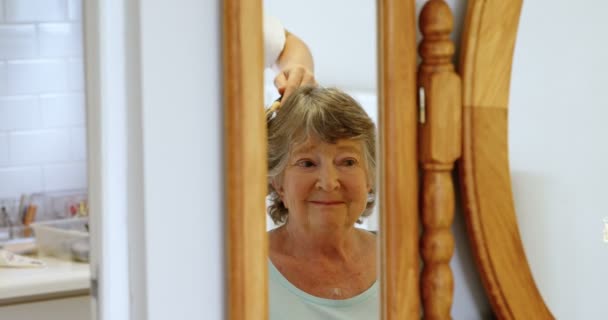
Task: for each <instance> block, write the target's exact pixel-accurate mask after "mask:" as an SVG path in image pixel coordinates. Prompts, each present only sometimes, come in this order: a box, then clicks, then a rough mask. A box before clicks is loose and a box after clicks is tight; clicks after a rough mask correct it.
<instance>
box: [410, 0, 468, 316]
mask: <svg viewBox="0 0 608 320" xmlns="http://www.w3.org/2000/svg"><path fill="white" fill-rule="evenodd" d="M419 26H420V30H421V32H422V34H423V40H422V42H421V43H420V46H419V53H420V55H421V56H422V63H421V65H420V66H419V69H418V85H419V87H420V91H419V92H420V93H421V94H420V96H419V99H420V101H419V103H420V106H421V108H420V114H419V128H418V129H419V136H420V144H419V153H418V155H419V161H420V163H421V167H422V176H423V178H422V194H423V199H422V217H421V220H422V226H423V233H422V239H421V243H420V252H421V255H422V260H423V262H424V267H423V270H422V276H421V291H422V292H421V294H422V305H423V308H424V318H425V319H451V316H450V309H451V307H452V298H453V294H454V280H453V275H452V270H451V269H450V259H451V257H452V254H453V252H454V236H453V234H452V231H451V226H452V221H453V219H454V182H453V181H452V169H453V168H454V162H455V161H456V160H457V159H458V158H459V157H460V154H461V128H462V125H461V121H462V119H461V108H462V101H461V96H462V93H461V81H460V77H459V76H458V75H457V74H456V73H455V72H454V65H453V64H452V56H453V54H454V44H453V43H452V41H451V40H450V38H449V36H450V33H451V31H452V28H453V17H452V13H451V11H450V8H449V7H448V5H447V4H446V3H445V1H443V0H431V1H429V2H427V4H426V5H425V6H424V8H423V10H422V13H421V14H420V19H419Z"/></svg>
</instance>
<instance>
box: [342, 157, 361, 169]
mask: <svg viewBox="0 0 608 320" xmlns="http://www.w3.org/2000/svg"><path fill="white" fill-rule="evenodd" d="M342 163H343V164H344V165H345V166H347V167H352V166H354V165H356V164H357V160H355V159H345V160H344V161H342Z"/></svg>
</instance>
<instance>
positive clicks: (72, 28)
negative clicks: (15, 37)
mask: <svg viewBox="0 0 608 320" xmlns="http://www.w3.org/2000/svg"><path fill="white" fill-rule="evenodd" d="M38 32H39V33H38V35H39V38H38V39H39V45H40V56H41V57H69V56H82V49H83V48H82V25H81V24H79V23H43V24H40V25H38Z"/></svg>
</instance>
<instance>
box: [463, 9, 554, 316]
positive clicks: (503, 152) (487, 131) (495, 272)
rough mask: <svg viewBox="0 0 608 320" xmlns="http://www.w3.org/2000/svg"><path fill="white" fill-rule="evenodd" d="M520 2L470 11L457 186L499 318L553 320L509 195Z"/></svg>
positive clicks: (465, 56) (464, 45) (474, 246)
mask: <svg viewBox="0 0 608 320" xmlns="http://www.w3.org/2000/svg"><path fill="white" fill-rule="evenodd" d="M521 4H522V3H521V0H513V1H501V0H485V1H483V0H473V1H470V2H469V4H468V11H467V18H466V24H465V30H464V33H463V37H462V39H463V44H462V52H461V62H460V68H461V74H462V76H463V104H464V110H463V155H462V160H461V161H460V165H459V167H460V181H461V188H462V195H463V198H464V199H463V204H464V206H465V210H464V211H465V220H466V222H467V229H468V235H469V238H470V242H471V244H472V247H473V253H474V256H475V261H476V264H477V268H478V269H479V271H480V273H481V278H482V281H483V284H484V287H485V289H486V293H487V295H488V297H489V300H490V303H491V304H492V307H493V309H494V312H495V313H496V315H497V316H498V318H500V319H553V315H552V314H551V312H550V311H549V309H548V308H547V306H546V305H545V303H544V301H543V299H542V296H541V295H540V292H539V291H538V289H537V287H536V284H535V283H534V279H533V277H532V273H531V271H530V268H529V266H528V262H527V259H526V255H525V252H524V249H523V245H522V242H521V238H520V235H519V229H518V226H517V219H516V215H515V208H514V203H513V195H512V192H511V177H510V170H509V159H508V141H507V137H508V120H507V112H508V97H509V82H510V78H511V64H512V57H513V48H514V44H515V38H516V34H517V25H518V22H519V13H520V10H521Z"/></svg>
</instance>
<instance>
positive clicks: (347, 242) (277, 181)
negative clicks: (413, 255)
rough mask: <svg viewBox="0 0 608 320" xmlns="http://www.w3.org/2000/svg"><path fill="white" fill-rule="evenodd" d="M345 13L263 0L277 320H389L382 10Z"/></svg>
mask: <svg viewBox="0 0 608 320" xmlns="http://www.w3.org/2000/svg"><path fill="white" fill-rule="evenodd" d="M344 5H346V3H333V2H332V3H325V2H321V1H313V2H312V3H307V4H306V5H301V4H299V3H295V2H285V1H265V2H264V6H265V7H264V14H265V17H264V20H265V21H264V23H265V30H264V33H265V50H266V64H267V66H269V67H270V68H268V69H267V71H266V74H265V81H266V85H265V105H266V106H268V108H267V111H266V119H267V128H268V184H269V185H268V190H269V194H268V198H267V213H268V219H267V227H268V228H267V229H268V230H269V232H268V235H269V261H268V267H269V303H270V306H269V310H270V319H285V318H290V319H312V318H319V317H322V318H325V319H376V318H379V283H378V280H377V279H378V273H377V236H376V231H377V229H378V214H377V212H374V211H375V199H376V198H377V194H376V186H375V184H376V159H375V152H376V124H375V119H376V108H377V102H376V83H375V81H376V57H375V54H376V52H375V51H376V26H375V6H374V3H373V1H366V2H365V3H363V2H361V1H360V2H359V3H348V6H349V14H348V15H346V14H344V11H343V8H344ZM350 9H356V10H350ZM353 13H354V14H353ZM310 17H315V22H314V23H312V22H311V19H310ZM269 38H271V39H270V40H269ZM277 39H278V40H277ZM281 42H282V43H283V44H281ZM277 43H278V45H277ZM277 48H282V49H280V50H277ZM269 55H270V57H269ZM277 100H279V101H278V102H275V101H277Z"/></svg>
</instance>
